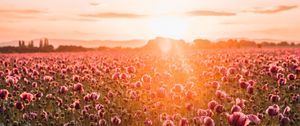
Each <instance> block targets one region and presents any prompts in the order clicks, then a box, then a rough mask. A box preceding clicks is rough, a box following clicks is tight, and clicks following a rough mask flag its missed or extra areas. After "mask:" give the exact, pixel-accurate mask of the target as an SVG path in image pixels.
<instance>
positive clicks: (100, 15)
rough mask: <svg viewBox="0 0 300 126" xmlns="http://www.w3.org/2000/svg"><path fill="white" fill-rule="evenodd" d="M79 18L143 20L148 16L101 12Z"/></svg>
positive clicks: (82, 15)
mask: <svg viewBox="0 0 300 126" xmlns="http://www.w3.org/2000/svg"><path fill="white" fill-rule="evenodd" d="M79 16H81V17H91V18H142V17H145V16H146V15H139V14H134V13H116V12H100V13H94V14H80V15H79Z"/></svg>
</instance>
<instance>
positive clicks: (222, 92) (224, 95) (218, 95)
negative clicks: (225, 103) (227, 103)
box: [215, 90, 227, 99]
mask: <svg viewBox="0 0 300 126" xmlns="http://www.w3.org/2000/svg"><path fill="white" fill-rule="evenodd" d="M215 94H216V96H217V97H218V98H220V99H224V98H226V97H227V94H226V93H225V92H224V91H221V90H216V93H215Z"/></svg>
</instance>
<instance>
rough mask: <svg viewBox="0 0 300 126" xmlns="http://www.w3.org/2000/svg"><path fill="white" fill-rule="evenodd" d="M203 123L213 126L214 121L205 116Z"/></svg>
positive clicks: (205, 125)
mask: <svg viewBox="0 0 300 126" xmlns="http://www.w3.org/2000/svg"><path fill="white" fill-rule="evenodd" d="M203 124H204V126H215V121H214V120H213V119H212V118H211V117H208V116H205V118H204V119H203Z"/></svg>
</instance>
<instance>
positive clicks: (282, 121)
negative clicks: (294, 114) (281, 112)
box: [280, 117, 290, 126]
mask: <svg viewBox="0 0 300 126" xmlns="http://www.w3.org/2000/svg"><path fill="white" fill-rule="evenodd" d="M289 122H290V118H289V117H283V118H281V119H280V126H288V125H289Z"/></svg>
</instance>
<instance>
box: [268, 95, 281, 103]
mask: <svg viewBox="0 0 300 126" xmlns="http://www.w3.org/2000/svg"><path fill="white" fill-rule="evenodd" d="M269 100H270V101H271V102H278V101H279V100H280V96H279V95H273V94H271V96H270V99H269Z"/></svg>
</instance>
